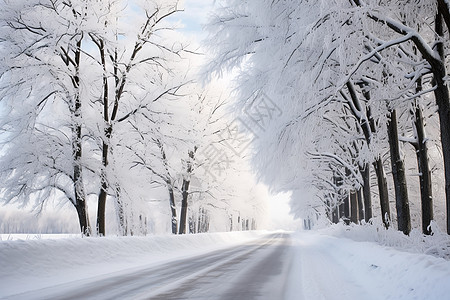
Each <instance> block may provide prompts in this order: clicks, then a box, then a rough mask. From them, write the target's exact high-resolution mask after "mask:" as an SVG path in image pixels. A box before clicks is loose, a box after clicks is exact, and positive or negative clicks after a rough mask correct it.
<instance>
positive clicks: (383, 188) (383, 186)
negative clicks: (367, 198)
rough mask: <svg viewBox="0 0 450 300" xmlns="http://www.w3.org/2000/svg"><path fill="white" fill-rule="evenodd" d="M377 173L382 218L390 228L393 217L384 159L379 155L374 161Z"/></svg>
mask: <svg viewBox="0 0 450 300" xmlns="http://www.w3.org/2000/svg"><path fill="white" fill-rule="evenodd" d="M373 166H374V168H375V173H376V175H377V181H378V193H379V194H380V206H381V219H382V220H383V224H384V226H385V227H386V228H389V222H390V218H391V210H390V208H389V194H388V187H387V181H386V174H385V172H384V167H383V161H382V160H381V157H377V158H376V159H375V162H374V163H373Z"/></svg>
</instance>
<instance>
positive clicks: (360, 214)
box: [356, 188, 364, 224]
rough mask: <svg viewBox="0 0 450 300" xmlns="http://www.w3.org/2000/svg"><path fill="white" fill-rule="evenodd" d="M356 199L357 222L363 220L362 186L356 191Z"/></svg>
mask: <svg viewBox="0 0 450 300" xmlns="http://www.w3.org/2000/svg"><path fill="white" fill-rule="evenodd" d="M356 196H357V199H358V224H359V223H360V222H361V221H362V220H364V204H363V198H362V188H360V189H359V190H358V191H357V194H356Z"/></svg>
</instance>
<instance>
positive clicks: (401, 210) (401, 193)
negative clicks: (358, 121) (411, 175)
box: [387, 109, 411, 235]
mask: <svg viewBox="0 0 450 300" xmlns="http://www.w3.org/2000/svg"><path fill="white" fill-rule="evenodd" d="M387 127H388V137H389V148H390V153H391V167H392V177H393V179H394V190H395V207H396V209H397V223H398V230H399V231H402V232H403V233H404V234H406V235H408V234H409V233H410V231H411V216H410V212H409V200H408V188H407V184H406V174H405V166H404V162H403V159H402V158H401V156H400V144H399V140H398V128H397V112H396V110H395V109H392V110H391V115H390V118H389V120H388V126H387Z"/></svg>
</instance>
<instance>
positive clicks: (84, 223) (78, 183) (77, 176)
mask: <svg viewBox="0 0 450 300" xmlns="http://www.w3.org/2000/svg"><path fill="white" fill-rule="evenodd" d="M81 43H82V38H80V39H79V41H78V42H77V48H76V50H75V58H74V66H75V75H73V76H72V84H73V86H74V88H75V90H76V94H75V99H74V108H73V111H72V116H73V127H72V155H73V161H74V162H73V181H74V192H75V208H76V210H77V213H78V218H79V221H80V229H81V232H82V233H83V234H84V235H86V236H90V235H91V226H90V223H89V215H88V211H87V205H86V193H85V191H84V183H83V166H82V165H81V158H82V132H81V127H82V125H81V99H80V76H79V75H80V58H81Z"/></svg>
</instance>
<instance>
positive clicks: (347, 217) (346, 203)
mask: <svg viewBox="0 0 450 300" xmlns="http://www.w3.org/2000/svg"><path fill="white" fill-rule="evenodd" d="M342 208H343V220H344V222H345V224H347V225H348V224H350V191H348V194H347V195H346V196H345V198H344V203H343V206H342Z"/></svg>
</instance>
